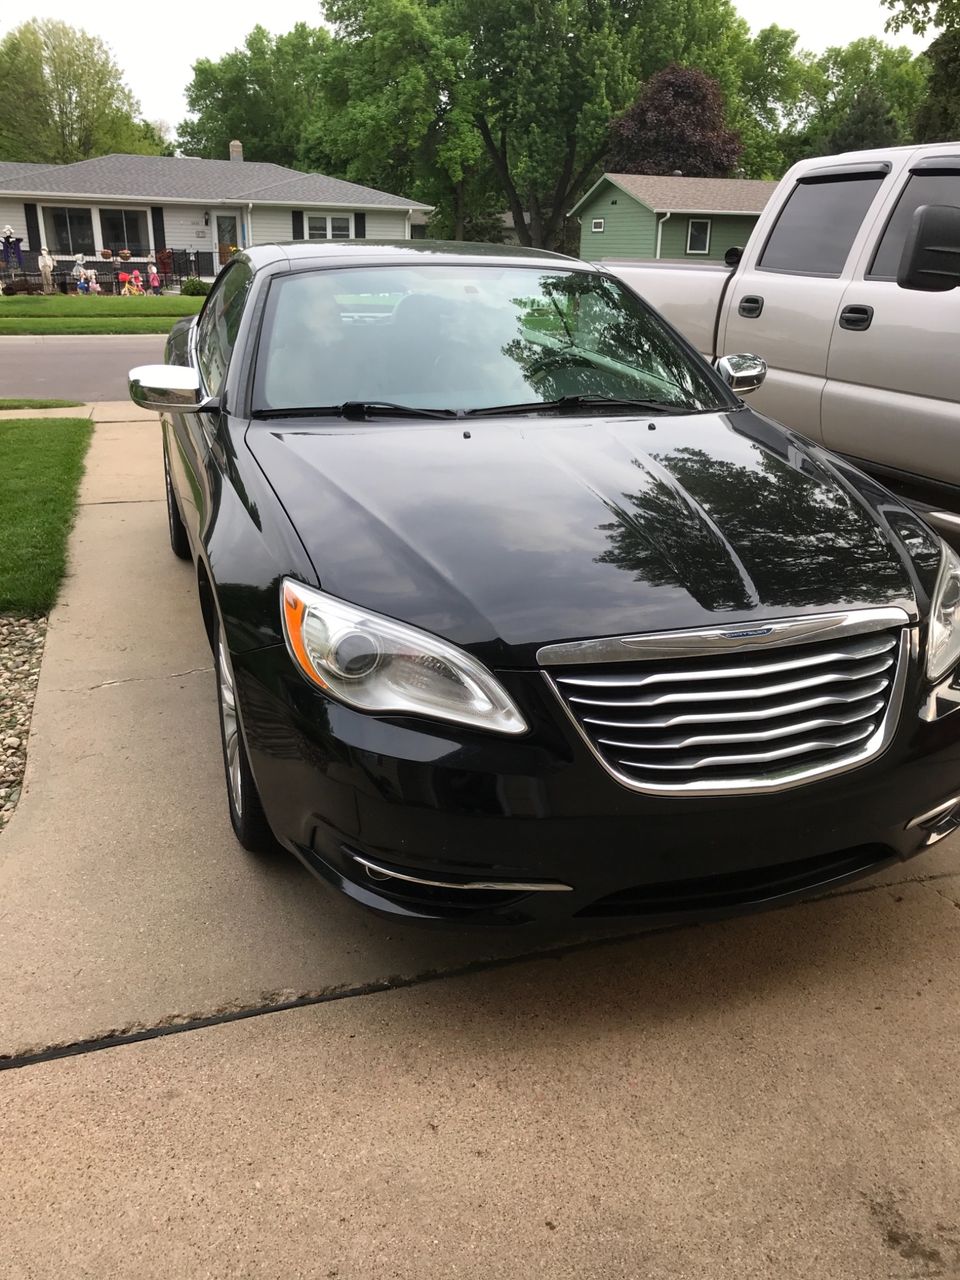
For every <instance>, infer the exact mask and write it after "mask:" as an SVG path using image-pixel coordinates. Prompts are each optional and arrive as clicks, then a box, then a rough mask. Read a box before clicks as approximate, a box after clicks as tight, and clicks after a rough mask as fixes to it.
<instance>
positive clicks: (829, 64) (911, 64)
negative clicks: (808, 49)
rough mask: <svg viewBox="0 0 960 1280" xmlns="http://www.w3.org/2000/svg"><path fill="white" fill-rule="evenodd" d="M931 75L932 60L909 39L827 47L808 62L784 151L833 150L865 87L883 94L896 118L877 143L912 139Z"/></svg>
mask: <svg viewBox="0 0 960 1280" xmlns="http://www.w3.org/2000/svg"><path fill="white" fill-rule="evenodd" d="M928 77H929V64H928V63H927V61H926V60H925V59H924V58H923V56H922V55H921V56H919V57H915V56H914V54H913V53H912V52H911V50H910V49H908V48H907V47H906V46H905V45H900V46H894V45H889V44H886V43H885V42H884V41H883V40H878V39H877V38H876V37H874V36H868V37H864V38H863V39H860V40H854V41H852V42H851V43H850V44H848V45H844V46H842V47H839V46H836V47H833V48H830V49H827V50H825V52H824V53H822V54H821V55H820V56H819V57H818V58H816V59H813V60H812V61H811V63H810V65H809V68H808V79H807V84H806V88H805V99H806V101H805V103H804V104H803V105H802V107H801V110H800V113H799V119H798V123H797V124H796V126H795V128H794V130H793V131H792V137H787V138H785V139H784V152H785V154H786V155H787V156H788V157H789V159H790V161H791V163H792V162H793V161H794V160H799V159H802V158H803V157H804V156H811V155H823V154H825V153H830V152H832V151H833V150H834V137H835V135H836V133H837V131H838V130H839V129H841V127H842V125H843V122H844V121H846V120H847V119H848V118H849V117H850V115H851V113H852V112H854V110H855V107H856V104H857V101H858V99H859V98H860V97H861V95H862V94H864V92H868V98H867V101H868V103H869V101H870V99H871V98H873V100H874V103H875V102H876V97H877V96H878V97H879V98H880V99H882V100H883V102H884V103H885V104H886V109H887V111H888V112H889V115H890V117H891V118H892V121H893V127H891V128H890V129H888V130H884V131H883V134H882V136H884V137H886V138H887V141H886V142H883V143H880V144H877V145H883V146H886V145H895V144H900V143H906V142H910V141H912V139H913V132H914V121H915V119H916V115H917V111H918V110H919V108H920V105H921V103H922V102H923V100H924V98H925V96H926V93H927V80H928ZM855 118H856V117H855Z"/></svg>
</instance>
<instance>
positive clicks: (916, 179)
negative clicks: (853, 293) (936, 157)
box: [867, 172, 960, 280]
mask: <svg viewBox="0 0 960 1280" xmlns="http://www.w3.org/2000/svg"><path fill="white" fill-rule="evenodd" d="M924 204H952V205H957V206H960V172H958V173H914V174H912V175H911V177H910V181H909V182H908V183H907V185H906V186H905V187H904V189H903V192H902V194H901V196H900V199H899V200H898V201H897V205H896V208H895V209H894V211H893V216H892V217H891V218H890V221H889V222H888V223H887V225H886V228H885V229H884V232H883V235H882V236H881V237H880V243H879V245H878V246H877V252H876V253H875V254H874V258H873V262H872V263H871V264H870V269H869V271H868V272H867V275H868V276H871V277H873V278H874V279H882V280H895V279H896V278H897V268H898V267H899V265H900V257H901V255H902V253H903V246H904V243H905V241H906V238H907V232H908V231H909V230H910V224H911V222H912V221H913V215H914V213H916V211H917V209H919V208H920V206H921V205H924Z"/></svg>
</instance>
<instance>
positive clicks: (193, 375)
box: [129, 364, 213, 413]
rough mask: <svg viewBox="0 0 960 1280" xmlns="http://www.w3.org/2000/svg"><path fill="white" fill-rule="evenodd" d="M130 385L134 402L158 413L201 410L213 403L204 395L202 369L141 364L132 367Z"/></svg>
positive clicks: (142, 407) (196, 411)
mask: <svg viewBox="0 0 960 1280" xmlns="http://www.w3.org/2000/svg"><path fill="white" fill-rule="evenodd" d="M129 385H130V399H131V400H132V401H133V403H134V404H138V405H139V406H140V408H141V409H155V410H156V411H157V413H163V412H164V410H168V409H173V410H174V411H175V412H177V413H199V412H200V411H201V410H203V409H209V408H210V407H211V405H212V404H213V401H212V400H210V399H209V398H208V399H203V398H202V397H201V392H200V375H199V373H197V371H196V369H190V368H187V367H186V366H184V365H176V364H142V365H140V366H139V367H138V368H136V369H131V370H130V374H129Z"/></svg>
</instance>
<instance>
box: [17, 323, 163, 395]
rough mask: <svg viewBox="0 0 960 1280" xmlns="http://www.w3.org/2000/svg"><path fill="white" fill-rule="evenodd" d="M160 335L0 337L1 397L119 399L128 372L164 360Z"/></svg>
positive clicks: (124, 386)
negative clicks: (135, 366)
mask: <svg viewBox="0 0 960 1280" xmlns="http://www.w3.org/2000/svg"><path fill="white" fill-rule="evenodd" d="M166 340H167V339H166V336H165V335H164V334H162V333H144V334H109V333H105V334H95V335H93V334H92V335H91V336H90V337H68V336H60V335H52V336H49V337H32V338H31V337H25V338H17V337H4V338H2V339H0V386H2V387H3V394H4V396H6V397H8V398H9V397H12V396H29V397H33V398H35V399H48V400H83V401H86V402H92V401H96V400H118V401H119V400H122V399H124V398H125V397H126V394H127V370H128V369H132V368H133V367H134V365H138V364H156V363H159V362H160V361H162V360H163V346H164V343H165V342H166Z"/></svg>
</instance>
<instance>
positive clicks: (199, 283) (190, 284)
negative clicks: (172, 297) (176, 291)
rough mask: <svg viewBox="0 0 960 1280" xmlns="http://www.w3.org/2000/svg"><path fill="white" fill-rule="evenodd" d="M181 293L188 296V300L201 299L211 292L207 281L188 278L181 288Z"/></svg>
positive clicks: (193, 277)
mask: <svg viewBox="0 0 960 1280" xmlns="http://www.w3.org/2000/svg"><path fill="white" fill-rule="evenodd" d="M180 292H181V293H182V294H186V295H187V297H188V298H201V297H204V296H205V295H206V294H208V293H209V292H210V286H209V285H208V284H207V282H206V280H201V279H199V277H197V276H187V278H186V280H184V282H183V284H181V286H180Z"/></svg>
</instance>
